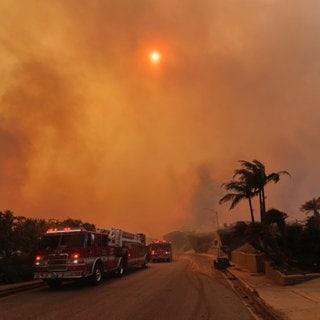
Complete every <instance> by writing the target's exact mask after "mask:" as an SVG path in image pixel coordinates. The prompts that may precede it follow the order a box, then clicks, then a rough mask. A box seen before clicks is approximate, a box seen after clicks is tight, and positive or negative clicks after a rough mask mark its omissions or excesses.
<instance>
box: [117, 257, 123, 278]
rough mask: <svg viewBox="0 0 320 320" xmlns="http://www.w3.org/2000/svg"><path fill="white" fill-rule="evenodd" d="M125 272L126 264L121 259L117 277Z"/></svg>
mask: <svg viewBox="0 0 320 320" xmlns="http://www.w3.org/2000/svg"><path fill="white" fill-rule="evenodd" d="M123 274H124V265H123V261H120V264H119V267H118V268H117V270H116V271H115V275H116V276H117V277H122V276H123Z"/></svg>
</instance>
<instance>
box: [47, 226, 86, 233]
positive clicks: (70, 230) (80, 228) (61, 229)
mask: <svg viewBox="0 0 320 320" xmlns="http://www.w3.org/2000/svg"><path fill="white" fill-rule="evenodd" d="M73 231H86V228H82V227H65V228H50V229H48V230H47V232H46V233H54V232H73Z"/></svg>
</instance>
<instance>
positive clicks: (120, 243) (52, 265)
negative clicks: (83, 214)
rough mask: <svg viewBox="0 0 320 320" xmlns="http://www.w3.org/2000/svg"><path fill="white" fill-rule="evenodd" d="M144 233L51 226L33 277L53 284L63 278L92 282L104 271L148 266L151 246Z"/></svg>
mask: <svg viewBox="0 0 320 320" xmlns="http://www.w3.org/2000/svg"><path fill="white" fill-rule="evenodd" d="M145 241H146V238H145V235H144V234H142V233H130V232H125V231H123V230H121V229H115V228H112V229H111V230H97V231H88V230H85V229H84V228H64V229H49V230H48V231H47V232H46V233H45V234H44V235H43V236H42V238H41V240H40V243H39V250H38V252H37V254H36V257H35V265H34V278H35V279H43V280H44V281H45V282H46V283H47V284H48V285H49V286H50V287H57V286H59V285H60V284H61V283H62V281H63V280H70V279H81V278H87V277H90V278H91V280H92V283H93V284H98V283H100V281H101V280H102V277H103V274H104V273H107V272H113V273H114V274H116V275H117V276H122V274H123V273H124V272H125V271H126V270H127V269H129V268H132V267H138V266H141V267H147V263H148V248H147V246H146V243H145Z"/></svg>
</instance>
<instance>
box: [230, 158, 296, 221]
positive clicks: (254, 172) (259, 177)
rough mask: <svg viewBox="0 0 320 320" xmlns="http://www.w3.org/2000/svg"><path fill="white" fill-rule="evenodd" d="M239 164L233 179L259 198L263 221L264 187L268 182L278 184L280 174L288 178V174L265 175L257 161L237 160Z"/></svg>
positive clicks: (263, 167)
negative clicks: (240, 182) (248, 188)
mask: <svg viewBox="0 0 320 320" xmlns="http://www.w3.org/2000/svg"><path fill="white" fill-rule="evenodd" d="M239 162H240V164H241V167H242V168H240V169H237V170H235V174H234V177H238V179H239V180H240V181H242V182H243V183H245V184H246V185H248V186H250V188H251V192H252V194H253V195H258V196H259V204H260V218H261V221H263V220H264V218H265V215H266V197H265V186H266V185H267V184H268V183H269V182H274V183H277V182H279V180H280V175H282V174H286V175H289V176H290V174H289V172H287V171H279V172H273V173H270V174H267V173H266V169H265V166H264V164H262V163H261V162H260V161H258V160H253V161H252V162H249V161H245V160H239Z"/></svg>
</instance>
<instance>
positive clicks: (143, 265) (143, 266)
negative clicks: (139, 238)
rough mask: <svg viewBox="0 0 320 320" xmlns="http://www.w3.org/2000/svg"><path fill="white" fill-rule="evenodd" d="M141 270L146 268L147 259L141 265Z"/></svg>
mask: <svg viewBox="0 0 320 320" xmlns="http://www.w3.org/2000/svg"><path fill="white" fill-rule="evenodd" d="M141 267H142V268H148V259H147V257H145V259H144V262H143V264H142V265H141Z"/></svg>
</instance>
